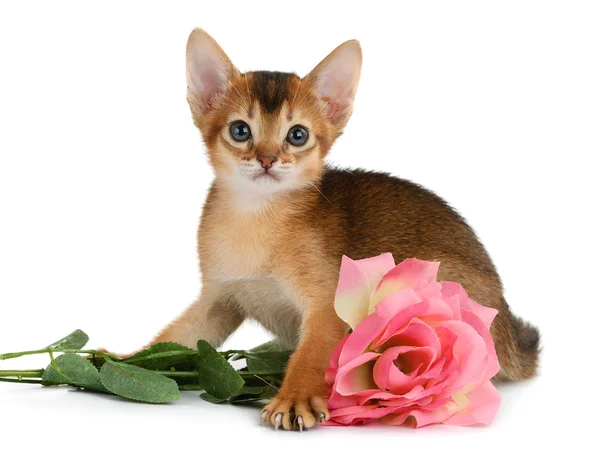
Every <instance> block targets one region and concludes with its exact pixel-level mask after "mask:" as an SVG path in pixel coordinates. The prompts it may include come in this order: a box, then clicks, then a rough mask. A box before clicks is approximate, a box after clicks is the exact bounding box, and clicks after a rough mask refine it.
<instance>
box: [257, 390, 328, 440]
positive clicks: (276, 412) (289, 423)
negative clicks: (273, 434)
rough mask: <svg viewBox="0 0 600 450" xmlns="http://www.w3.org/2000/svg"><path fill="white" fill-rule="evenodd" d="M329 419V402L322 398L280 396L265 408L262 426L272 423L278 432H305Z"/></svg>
mask: <svg viewBox="0 0 600 450" xmlns="http://www.w3.org/2000/svg"><path fill="white" fill-rule="evenodd" d="M327 419H329V411H328V410H327V401H326V400H325V398H323V397H321V396H313V397H308V398H307V397H297V396H285V395H281V394H280V395H278V396H277V397H275V398H274V399H273V400H271V402H270V403H269V404H268V405H267V406H265V407H264V408H263V410H262V413H261V416H260V423H261V424H268V423H270V424H271V425H273V426H274V427H275V429H276V430H278V429H280V428H283V429H284V430H298V431H303V430H306V429H308V428H312V427H314V426H315V425H317V424H319V423H321V422H325V421H326V420H327Z"/></svg>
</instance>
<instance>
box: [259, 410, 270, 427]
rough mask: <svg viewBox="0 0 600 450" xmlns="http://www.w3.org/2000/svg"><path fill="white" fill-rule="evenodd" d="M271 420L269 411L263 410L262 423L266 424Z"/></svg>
mask: <svg viewBox="0 0 600 450" xmlns="http://www.w3.org/2000/svg"><path fill="white" fill-rule="evenodd" d="M268 422H269V411H263V412H262V414H261V415H260V424H261V425H264V424H265V423H268Z"/></svg>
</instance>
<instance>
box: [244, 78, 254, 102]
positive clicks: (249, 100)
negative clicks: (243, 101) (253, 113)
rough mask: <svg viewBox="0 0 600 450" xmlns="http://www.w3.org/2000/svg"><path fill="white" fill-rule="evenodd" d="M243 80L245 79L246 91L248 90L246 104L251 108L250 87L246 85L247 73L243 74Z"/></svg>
mask: <svg viewBox="0 0 600 450" xmlns="http://www.w3.org/2000/svg"><path fill="white" fill-rule="evenodd" d="M244 80H246V91H247V92H248V103H249V105H248V106H249V107H250V108H252V96H251V95H250V87H249V86H248V74H244Z"/></svg>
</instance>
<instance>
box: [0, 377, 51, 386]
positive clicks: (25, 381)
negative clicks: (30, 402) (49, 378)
mask: <svg viewBox="0 0 600 450" xmlns="http://www.w3.org/2000/svg"><path fill="white" fill-rule="evenodd" d="M0 383H28V384H42V383H43V382H42V380H15V379H14V378H2V377H0Z"/></svg>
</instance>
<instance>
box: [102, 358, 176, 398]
mask: <svg viewBox="0 0 600 450" xmlns="http://www.w3.org/2000/svg"><path fill="white" fill-rule="evenodd" d="M100 381H101V382H102V384H103V385H104V387H105V388H106V389H108V390H109V391H110V392H112V393H113V394H117V395H120V396H121V397H125V398H129V399H132V400H137V401H140V402H147V403H168V402H171V401H173V400H179V389H178V388H177V383H175V381H173V380H171V379H169V378H167V377H164V376H162V375H160V374H157V373H154V372H151V371H149V370H146V369H144V368H142V367H136V366H132V365H130V364H125V363H122V362H116V361H107V362H106V363H105V364H104V365H103V366H102V369H100Z"/></svg>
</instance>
